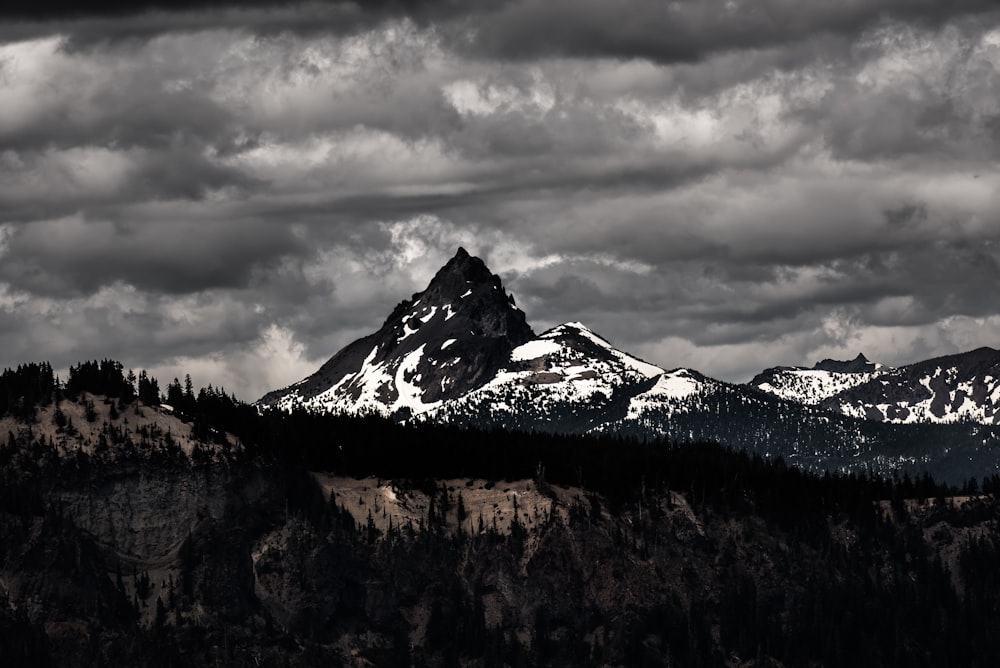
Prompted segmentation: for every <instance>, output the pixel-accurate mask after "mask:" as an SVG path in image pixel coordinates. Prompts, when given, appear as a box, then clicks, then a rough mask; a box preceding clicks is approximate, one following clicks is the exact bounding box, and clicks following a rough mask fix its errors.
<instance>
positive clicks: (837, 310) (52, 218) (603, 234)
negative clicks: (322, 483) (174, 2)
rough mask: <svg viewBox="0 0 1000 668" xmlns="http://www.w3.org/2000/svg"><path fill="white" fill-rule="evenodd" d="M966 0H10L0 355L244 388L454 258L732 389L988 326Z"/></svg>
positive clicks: (529, 301)
mask: <svg viewBox="0 0 1000 668" xmlns="http://www.w3.org/2000/svg"><path fill="white" fill-rule="evenodd" d="M176 7H180V8H179V9H177V8H176ZM991 10H992V7H990V6H989V5H988V4H987V3H982V2H971V1H970V2H958V3H949V4H945V3H936V2H935V3H931V2H902V1H901V0H900V1H897V0H884V1H883V2H875V3H862V2H847V3H834V4H830V3H819V2H816V3H812V2H809V3H797V4H795V5H789V4H787V3H784V2H777V1H776V2H762V3H760V2H758V3H739V2H735V3H734V2H728V3H727V2H721V1H720V2H717V3H714V2H713V3H693V2H681V3H672V4H670V5H664V4H662V3H654V2H645V1H641V0H634V1H631V0H630V1H625V0H622V1H621V2H612V3H606V2H601V3H597V2H589V1H588V2H574V3H572V11H570V8H569V4H567V3H563V2H554V3H553V2H546V3H543V2H540V1H535V0H522V1H518V2H491V3H383V4H381V5H379V6H371V7H369V6H367V5H366V6H365V8H364V9H362V8H360V7H358V6H354V5H352V4H348V3H305V4H296V3H278V2H274V3H271V2H259V3H255V2H245V3H242V2H228V3H216V4H213V5H211V6H203V5H201V4H198V3H194V2H192V3H187V4H185V5H183V6H172V7H171V8H168V7H166V5H163V4H157V3H147V4H145V5H141V6H133V5H129V6H128V7H125V6H124V5H118V4H116V3H113V2H109V3H106V4H104V5H101V6H99V7H97V8H96V10H93V11H91V10H88V12H86V13H84V12H80V11H78V10H76V9H73V8H70V9H69V10H66V9H63V8H60V7H58V6H56V5H54V4H49V5H45V4H43V5H39V7H38V8H36V9H34V10H31V11H30V12H22V13H20V14H19V15H18V17H19V20H18V21H6V22H4V23H3V25H2V27H0V81H2V82H3V86H4V90H5V97H4V102H5V104H4V105H2V106H0V349H2V350H4V351H5V354H4V356H3V357H2V359H0V365H6V364H16V363H17V362H20V361H25V360H28V359H39V358H47V359H50V360H51V361H53V363H55V364H56V365H57V366H61V367H65V366H68V365H69V364H71V363H73V362H76V361H78V360H79V359H82V358H85V357H103V356H115V357H120V358H122V359H123V361H124V362H126V363H127V364H129V365H132V366H136V367H139V366H148V367H149V368H151V369H156V370H158V371H159V372H160V373H162V374H168V375H167V376H166V377H167V378H168V379H169V378H170V377H172V376H173V375H180V376H183V374H184V373H185V372H186V371H185V370H189V371H190V372H191V373H192V374H193V375H194V376H195V379H196V381H197V382H213V383H214V384H217V385H218V384H223V385H229V386H232V387H236V388H237V389H238V391H239V393H240V394H241V396H245V397H246V398H251V399H252V398H255V397H256V396H258V395H260V394H262V393H263V392H265V391H266V390H268V389H272V388H273V387H275V386H277V385H283V384H287V383H289V382H292V381H294V380H297V379H298V378H299V377H301V375H304V374H305V373H308V372H309V371H310V370H312V369H313V368H315V367H316V366H318V365H319V363H321V362H322V361H323V360H324V359H325V358H326V357H328V356H329V355H331V354H332V353H334V352H335V351H336V350H337V349H338V348H339V347H341V346H343V345H344V344H346V343H348V342H349V341H350V340H352V339H353V338H355V337H358V336H361V335H363V334H366V333H368V332H370V331H372V330H374V329H375V328H377V327H378V326H379V325H380V324H381V322H382V320H383V319H384V317H385V316H386V315H387V314H388V312H389V311H390V310H391V309H392V307H393V306H394V305H395V304H396V303H397V302H398V301H400V300H401V299H403V298H405V297H408V296H409V295H410V294H412V293H413V292H415V291H417V290H419V289H421V288H422V287H423V286H424V284H425V283H426V281H427V280H429V278H430V277H431V276H432V275H433V273H434V271H435V270H436V269H437V267H438V266H440V264H443V263H444V262H445V261H446V260H447V259H448V257H450V256H451V255H452V254H453V253H454V249H455V247H456V246H458V245H463V246H465V247H466V248H468V249H469V250H470V251H472V252H474V253H476V254H479V255H481V256H482V257H484V259H486V261H487V262H488V263H489V264H490V265H491V267H492V268H493V269H494V270H495V271H498V272H500V273H501V275H502V276H503V277H504V278H505V280H507V282H508V287H509V288H510V289H511V290H512V291H513V292H514V294H515V296H516V298H517V301H518V304H519V305H520V306H521V307H522V308H524V310H525V311H526V312H527V314H528V317H529V320H530V321H531V322H532V324H533V325H535V326H536V328H538V329H541V328H544V327H548V326H552V325H555V324H558V323H559V322H562V321H565V320H571V319H572V320H583V321H585V322H587V323H588V324H589V325H591V326H592V327H594V328H595V329H596V330H597V331H599V332H601V333H603V334H605V335H606V336H609V337H610V338H611V339H612V340H613V341H615V342H616V343H618V344H619V345H621V346H622V347H625V348H628V349H632V350H635V351H636V352H638V353H639V354H641V355H643V356H644V357H645V358H647V359H649V360H650V361H653V362H656V363H660V364H664V365H666V366H678V365H688V366H694V367H696V368H700V369H701V370H703V371H705V372H707V373H709V374H715V375H719V376H722V377H725V378H727V379H732V380H739V379H745V378H746V377H748V376H749V375H752V374H753V373H754V372H755V371H758V370H759V369H760V368H762V367H764V366H770V365H774V364H801V363H810V364H811V363H812V362H814V361H816V359H820V358H822V357H830V356H838V355H841V354H843V355H849V356H851V357H853V356H854V355H856V354H857V352H860V351H862V350H864V352H866V353H867V354H869V355H870V356H871V357H873V358H875V357H878V358H880V359H881V360H882V361H885V362H887V363H900V362H906V361H913V360H915V359H919V358H920V357H921V356H929V355H931V354H943V353H945V352H954V351H956V350H958V349H963V348H965V349H967V348H971V347H975V346H977V345H986V344H990V343H995V337H996V331H997V330H996V327H997V326H998V325H1000V313H998V309H997V306H996V305H995V303H994V302H995V300H993V299H991V295H993V294H994V293H995V290H996V287H997V285H998V281H1000V270H998V263H1000V196H998V193H1000V179H998V177H997V176H996V175H995V173H994V172H995V170H993V169H992V165H993V162H995V160H994V158H995V154H996V150H997V137H998V136H1000V133H998V131H997V128H998V127H1000V123H998V122H997V119H998V118H1000V103H998V102H997V100H1000V73H998V70H997V66H996V63H997V62H998V60H997V59H998V57H1000V31H998V30H997V27H998V25H1000V23H998V22H997V20H996V18H997V17H996V16H995V15H994V14H991V13H990V11H991ZM4 11H6V12H10V11H12V10H10V9H9V8H5V9H0V16H6V17H7V18H11V17H12V16H13V15H12V14H10V13H8V14H6V15H4V14H3V12H4Z"/></svg>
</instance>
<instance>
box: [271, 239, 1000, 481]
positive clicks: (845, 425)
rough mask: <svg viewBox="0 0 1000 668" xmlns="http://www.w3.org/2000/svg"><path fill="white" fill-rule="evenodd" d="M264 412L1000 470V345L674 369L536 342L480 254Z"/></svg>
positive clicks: (560, 336) (600, 350) (857, 464)
mask: <svg viewBox="0 0 1000 668" xmlns="http://www.w3.org/2000/svg"><path fill="white" fill-rule="evenodd" d="M258 405H259V406H261V407H263V408H267V407H276V408H279V409H284V410H291V409H293V408H297V407H301V408H306V409H309V410H314V411H321V412H333V413H348V414H368V413H374V414H379V415H384V416H388V417H392V418H394V419H397V420H421V421H434V422H445V423H453V424H459V425H475V426H479V427H502V428H516V429H523V430H535V431H550V432H562V433H583V432H616V433H621V434H628V435H634V436H636V437H640V438H649V437H656V436H667V437H670V438H673V439H680V440H703V439H711V440H718V441H720V442H722V443H725V444H728V445H730V446H732V447H736V448H746V449H748V450H752V451H756V452H761V453H763V454H769V455H782V456H784V457H786V458H788V459H790V460H794V461H796V462H797V463H799V464H801V465H803V466H806V467H807V468H833V469H838V470H862V471H872V472H879V473H886V472H889V471H892V470H903V471H911V472H913V473H914V474H917V473H919V472H921V471H923V470H930V471H931V472H932V473H934V474H935V475H936V476H937V477H942V478H945V479H958V478H966V477H969V476H971V475H976V476H982V475H986V474H992V473H994V472H996V471H997V470H1000V468H998V465H1000V455H998V454H995V453H994V450H995V449H997V450H1000V448H997V445H998V444H1000V441H998V435H1000V426H998V422H1000V415H998V410H997V407H998V406H1000V352H998V351H996V350H993V349H992V348H980V349H977V350H973V351H971V352H968V353H964V354H960V355H950V356H946V357H940V358H935V359H931V360H927V361H924V362H918V363H915V364H910V365H907V366H903V367H899V368H891V367H887V366H883V365H880V364H875V363H872V362H870V361H869V360H868V359H867V358H866V357H865V356H864V355H858V356H857V357H856V358H855V359H853V360H850V361H836V360H823V361H821V362H818V363H817V364H816V365H815V366H813V367H812V368H803V367H776V368H772V369H767V370H765V371H763V372H762V373H760V374H759V375H757V376H756V377H755V378H754V379H753V380H751V381H750V382H749V383H746V384H731V383H726V382H723V381H720V380H715V379H712V378H709V377H707V376H705V375H704V374H701V373H699V372H698V371H695V370H693V369H685V368H678V369H672V370H666V369H663V368H661V367H658V366H655V365H653V364H650V363H648V362H645V361H643V360H641V359H639V358H638V357H636V356H634V355H630V354H628V353H626V352H624V351H621V350H618V349H617V348H615V347H614V346H613V345H612V344H611V343H610V342H609V341H607V340H606V339H604V338H603V337H601V336H600V335H599V334H597V333H596V332H594V331H592V330H591V329H589V328H588V327H587V326H586V325H584V324H582V323H579V322H571V323H566V324H563V325H560V326H558V327H555V328H553V329H550V330H548V331H546V332H543V333H542V334H539V335H536V334H535V333H534V331H533V330H532V329H531V327H530V326H529V325H528V324H527V321H526V318H525V315H524V313H523V312H522V311H521V310H520V309H518V308H517V306H516V305H515V302H514V298H513V297H512V296H511V295H508V294H507V292H506V291H505V290H504V287H503V284H502V282H501V280H500V278H499V277H498V276H497V275H496V274H493V273H492V272H491V271H490V270H489V269H488V268H487V267H486V265H485V264H484V263H483V262H482V260H480V259H479V258H476V257H472V256H470V255H469V254H468V253H467V252H466V251H465V250H464V249H461V248H460V249H459V250H458V252H457V253H456V255H455V256H454V257H453V258H452V259H451V260H449V262H448V263H447V264H446V265H445V266H444V267H442V268H441V269H440V270H439V271H438V273H437V274H436V275H435V276H434V278H433V279H432V280H431V282H430V284H429V285H428V286H427V288H426V289H425V290H424V291H423V292H420V293H417V294H414V295H413V296H412V297H411V298H410V299H409V300H405V301H403V302H401V303H400V304H399V305H398V306H397V307H396V308H395V309H394V310H393V312H392V313H391V314H390V315H389V317H388V318H387V319H386V321H385V323H384V324H383V325H382V327H381V328H380V329H379V330H378V331H377V332H375V333H373V334H371V335H369V336H366V337H364V338H362V339H359V340H357V341H355V342H354V343H351V344H350V345H348V346H347V347H345V348H344V349H343V350H341V351H340V352H338V353H337V354H335V355H334V356H333V357H332V358H331V359H330V360H329V361H328V362H327V363H326V364H324V365H323V366H322V367H321V368H320V369H319V370H318V371H317V372H316V373H314V374H313V375H311V376H309V377H308V378H305V379H303V380H302V381H300V382H298V383H296V384H294V385H292V386H290V387H287V388H284V389H281V390H275V391H273V392H270V393H268V394H267V395H265V396H264V397H263V398H261V399H260V400H259V402H258Z"/></svg>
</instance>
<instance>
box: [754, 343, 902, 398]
mask: <svg viewBox="0 0 1000 668" xmlns="http://www.w3.org/2000/svg"><path fill="white" fill-rule="evenodd" d="M889 370H890V369H888V368H887V367H884V366H882V365H881V364H873V363H872V362H869V361H868V359H867V358H866V357H865V356H864V355H863V354H859V355H858V356H857V357H856V358H854V359H853V360H850V361H837V360H831V359H825V360H823V361H821V362H817V363H816V364H815V365H814V366H812V367H811V368H810V367H789V366H782V367H773V368H771V369H765V370H764V371H762V372H761V373H759V374H757V376H755V377H754V378H753V379H752V380H751V381H750V382H749V383H748V385H749V386H750V387H753V388H756V389H759V390H762V391H764V392H768V393H770V394H773V395H775V396H777V397H781V398H782V399H788V400H790V401H796V402H799V403H802V404H806V405H809V406H818V405H820V404H822V403H823V402H824V401H826V400H827V399H829V398H831V397H833V396H836V395H838V394H840V393H841V392H844V391H845V390H849V389H851V388H853V387H856V386H858V385H862V384H864V383H867V382H869V381H870V380H872V379H874V378H876V377H878V376H880V375H882V374H883V373H886V372H888V371H889Z"/></svg>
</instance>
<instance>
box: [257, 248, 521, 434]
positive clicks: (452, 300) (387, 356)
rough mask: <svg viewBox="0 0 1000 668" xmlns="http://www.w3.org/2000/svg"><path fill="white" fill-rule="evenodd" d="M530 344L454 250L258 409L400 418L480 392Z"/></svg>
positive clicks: (495, 279) (488, 283)
mask: <svg viewBox="0 0 1000 668" xmlns="http://www.w3.org/2000/svg"><path fill="white" fill-rule="evenodd" d="M533 338H534V332H533V331H532V330H531V327H529V326H528V324H527V322H526V321H525V316H524V312H523V311H521V310H520V309H519V308H517V306H515V304H514V298H513V296H512V295H509V294H507V292H506V291H505V290H504V287H503V284H502V283H501V281H500V277H499V276H497V275H496V274H493V273H491V272H490V270H489V269H488V268H487V267H486V265H485V264H484V263H483V261H482V260H480V259H479V258H477V257H472V256H470V255H469V254H468V253H467V252H466V251H465V249H464V248H459V249H458V252H457V253H456V254H455V256H454V257H453V258H452V259H451V260H449V261H448V263H447V264H446V265H445V266H444V267H442V268H441V269H440V270H439V271H438V272H437V274H436V275H435V276H434V278H433V279H432V280H431V282H430V284H429V285H428V286H427V288H426V289H425V290H424V291H423V292H418V293H417V294H415V295H413V297H411V298H410V299H408V300H405V301H403V302H401V303H400V304H399V305H398V306H396V308H395V309H393V311H392V313H391V314H390V315H389V317H388V318H386V321H385V322H384V323H383V325H382V327H381V328H380V329H379V330H378V331H377V332H375V333H373V334H370V335H369V336H366V337H364V338H362V339H359V340H357V341H355V342H353V343H351V344H350V345H348V346H347V347H345V348H344V349H343V350H341V351H340V352H338V353H337V354H336V355H334V356H333V357H332V358H331V359H330V360H329V361H328V362H327V363H326V364H324V365H323V366H322V367H320V369H319V371H317V372H316V373H314V374H313V375H311V376H309V377H308V378H305V379H304V380H302V381H300V382H298V383H296V384H294V385H292V386H291V387H288V388H285V389H281V390H276V391H274V392H271V393H269V394H267V395H266V396H264V397H263V398H262V399H261V400H260V402H259V403H260V405H261V406H264V407H270V406H275V407H279V408H284V409H290V408H293V407H297V406H301V407H305V408H311V409H319V410H327V411H333V412H346V413H355V414H361V413H377V414H381V415H387V416H393V417H397V418H407V417H410V416H411V415H414V414H416V413H422V412H424V411H426V410H429V409H431V408H434V407H436V406H438V405H440V404H441V403H442V402H445V401H448V400H450V399H454V398H455V397H459V396H462V395H464V394H465V393H467V392H470V391H472V390H474V389H476V388H478V387H480V386H482V385H483V384H485V383H486V382H488V381H489V380H491V379H492V378H493V377H494V376H495V375H496V372H497V371H498V370H499V369H500V368H501V367H502V366H503V365H504V364H505V363H506V362H507V360H508V359H509V357H510V353H511V351H512V350H513V349H514V348H516V347H517V346H519V345H521V344H523V343H525V342H527V341H530V340H531V339H533Z"/></svg>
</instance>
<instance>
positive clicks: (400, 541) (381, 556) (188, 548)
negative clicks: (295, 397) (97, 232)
mask: <svg viewBox="0 0 1000 668" xmlns="http://www.w3.org/2000/svg"><path fill="white" fill-rule="evenodd" d="M140 379H144V380H143V381H142V382H143V385H142V389H143V390H145V392H146V395H145V399H146V400H148V401H146V400H144V396H143V392H141V391H140V388H139V385H138V383H139V381H140ZM133 383H135V384H133ZM185 385H187V387H185ZM151 387H157V388H158V387H159V383H158V382H157V381H156V380H155V379H151V378H148V377H144V376H142V375H141V374H140V375H139V376H138V377H136V378H134V380H133V379H132V378H131V377H130V374H129V373H128V372H126V371H125V370H124V369H123V368H122V367H121V365H119V364H117V363H114V362H100V363H98V362H94V363H84V364H81V365H79V366H77V367H74V368H73V369H72V370H71V374H70V378H68V379H67V381H66V382H65V383H62V382H61V381H58V380H57V379H55V378H53V377H52V370H51V369H50V368H49V367H48V366H47V365H44V364H42V365H30V366H25V367H22V368H20V369H18V370H15V371H9V372H5V373H4V374H3V375H2V376H0V390H2V391H0V396H3V397H5V401H6V403H5V404H4V413H3V415H2V416H0V429H2V430H5V431H6V434H5V437H4V438H2V439H0V443H2V445H0V472H2V473H0V474H2V482H3V484H2V485H0V489H2V493H0V531H2V535H3V536H4V541H3V542H2V545H3V547H2V548H0V587H2V589H0V596H2V598H0V661H2V663H3V664H4V665H23V664H27V663H30V664H31V665H81V666H83V665H98V664H107V663H116V664H131V665H139V664H141V665H165V666H166V665H205V664H213V663H215V664H224V665H247V666H249V665H276V666H277V665H413V666H455V665H459V666H499V665H511V666H529V665H565V666H585V665H594V666H604V665H615V666H618V665H620V666H635V665H640V666H641V665H676V666H717V665H718V666H721V665H825V666H838V665H871V666H875V665H879V666H881V665H892V664H895V665H907V666H940V665H963V666H964V665H969V666H973V665H988V664H989V662H990V660H991V657H995V656H997V654H998V653H1000V645H998V643H1000V640H998V639H1000V618H998V617H997V616H996V614H995V610H996V609H997V606H1000V587H998V586H997V584H998V583H997V581H996V580H997V575H996V570H995V567H994V566H995V564H996V563H997V558H998V557H1000V554H998V552H1000V525H998V520H1000V504H998V503H997V502H996V501H995V500H994V497H993V494H994V493H995V492H996V491H997V490H998V489H1000V480H998V479H997V478H996V477H987V478H986V479H984V480H978V481H969V482H968V483H966V484H965V485H964V488H962V489H958V488H954V487H944V486H941V485H939V484H937V483H936V482H935V481H934V480H932V479H931V478H930V477H929V476H923V477H920V478H917V479H911V478H909V477H908V476H904V477H902V478H898V479H892V478H889V479H885V478H879V477H872V476H868V475H865V474H851V475H830V474H826V475H818V474H813V473H807V472H804V471H802V470H800V469H798V468H795V467H791V466H788V465H786V463H785V462H784V461H782V460H781V459H768V458H764V457H761V456H760V455H756V454H747V453H741V452H733V451H730V450H727V449H725V448H722V447H720V446H718V445H715V444H711V443H671V442H666V441H639V440H633V439H627V438H621V437H616V436H612V435H606V436H559V435H554V434H531V433H526V432H504V431H499V430H496V431H480V430H473V429H459V428H455V427H440V426H429V425H410V426H405V425H400V424H397V423H394V422H390V421H387V420H384V419H381V418H375V417H370V418H357V417H354V418H349V417H332V416H326V415H317V414H311V413H307V412H304V411H298V412H292V413H282V412H268V413H265V414H262V415H261V414H259V413H258V412H257V410H256V409H255V408H254V407H252V406H248V405H246V404H243V403H241V402H239V401H238V400H236V399H235V398H234V397H233V396H232V395H229V394H227V393H226V392H225V391H223V390H216V389H210V388H205V389H203V390H201V391H198V392H195V391H194V390H193V387H191V384H190V383H184V384H183V385H182V384H181V383H180V382H179V381H172V382H170V383H167V384H166V385H165V387H166V395H167V397H170V398H171V400H172V402H173V403H171V404H169V408H168V407H165V406H162V405H157V404H159V402H160V397H159V396H157V397H155V398H154V397H153V396H152V395H151V392H150V388H151ZM130 389H131V390H132V391H130ZM60 414H61V415H62V416H63V417H62V418H59V417H58V415H60ZM3 435H4V434H3V432H2V431H0V436H3ZM112 435H114V436H113V437H112Z"/></svg>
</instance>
